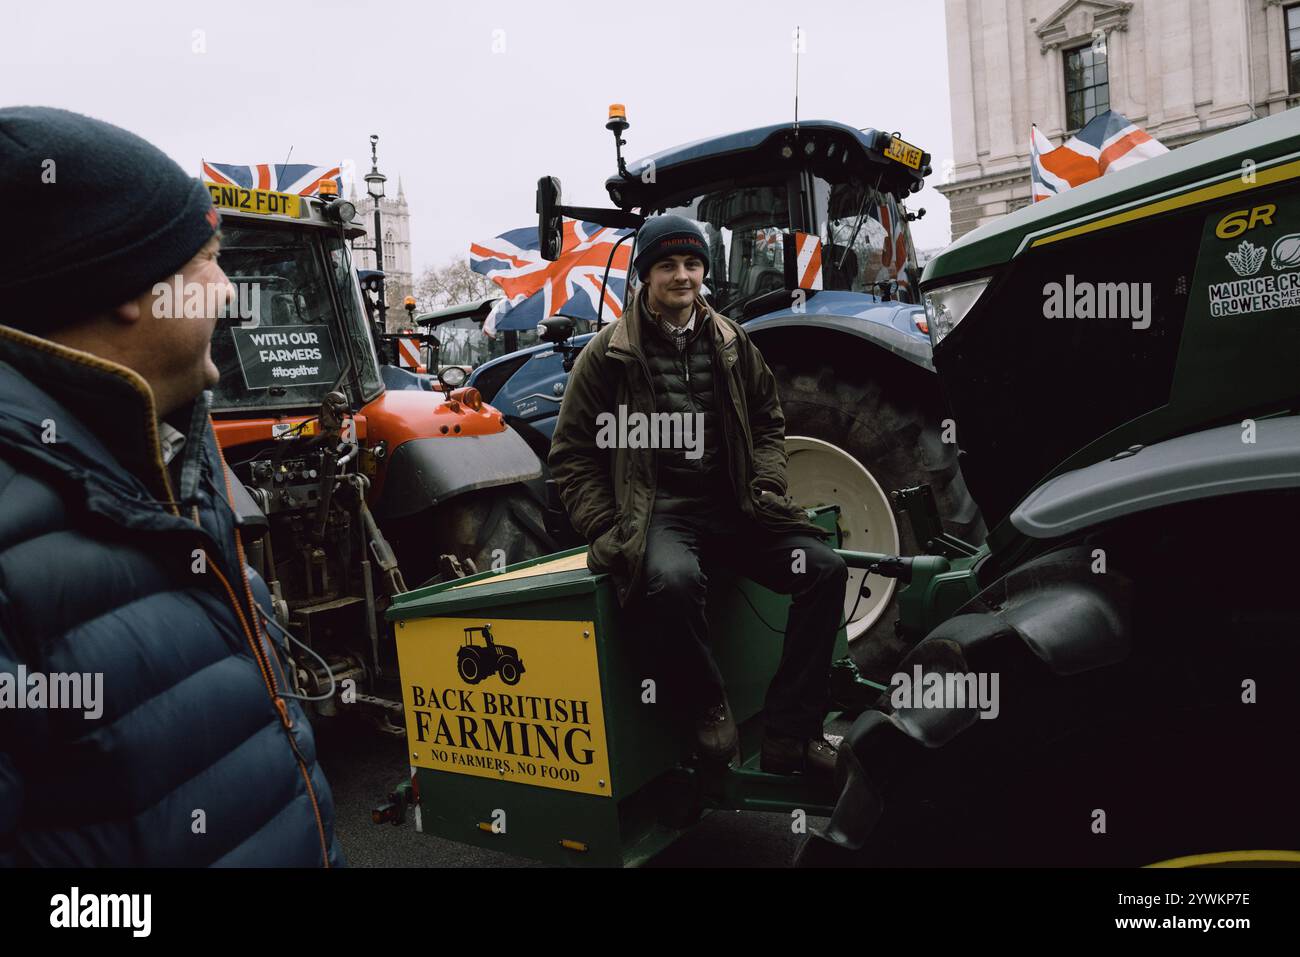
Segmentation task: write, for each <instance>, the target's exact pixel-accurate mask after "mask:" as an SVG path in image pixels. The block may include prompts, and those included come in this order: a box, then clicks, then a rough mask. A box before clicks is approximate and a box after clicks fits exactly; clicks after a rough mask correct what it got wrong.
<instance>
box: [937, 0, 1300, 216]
mask: <svg viewBox="0 0 1300 957" xmlns="http://www.w3.org/2000/svg"><path fill="white" fill-rule="evenodd" d="M945 9H946V14H947V30H948V83H949V92H950V94H951V99H952V127H953V153H954V156H953V158H952V161H951V162H950V163H948V164H943V163H942V161H940V163H939V164H937V166H936V168H937V170H938V173H939V178H940V182H939V183H938V184H937V188H938V190H939V192H940V193H942V194H943V195H944V196H945V197H947V199H948V203H949V206H950V210H951V219H952V238H953V239H956V238H958V237H959V236H961V235H963V234H964V233H966V232H969V231H970V230H971V229H974V228H975V227H976V226H978V225H980V224H981V223H986V222H989V221H990V220H993V219H996V218H997V217H999V216H1002V215H1005V214H1006V213H1008V212H1011V211H1012V210H1015V209H1018V208H1020V207H1021V206H1023V205H1025V204H1027V203H1028V202H1029V201H1030V187H1029V135H1030V124H1037V125H1038V127H1039V129H1040V130H1042V132H1043V133H1045V134H1046V135H1047V137H1048V138H1049V139H1050V140H1051V141H1052V143H1053V144H1055V145H1060V144H1061V143H1063V142H1064V141H1065V139H1066V138H1067V137H1068V136H1069V135H1070V134H1071V133H1073V132H1075V131H1076V130H1077V129H1078V128H1079V127H1080V126H1082V125H1083V124H1084V123H1086V122H1087V121H1088V120H1089V119H1091V118H1092V116H1094V115H1096V114H1097V113H1100V112H1104V111H1105V109H1106V108H1110V109H1113V110H1115V111H1117V112H1119V113H1122V114H1124V115H1125V116H1127V117H1128V118H1129V119H1130V120H1131V121H1133V122H1134V123H1136V124H1137V125H1138V126H1139V127H1141V128H1142V129H1144V130H1146V131H1147V132H1148V133H1150V134H1151V135H1152V136H1154V137H1155V138H1156V139H1158V140H1160V141H1161V142H1162V143H1164V145H1166V146H1168V147H1169V148H1170V149H1175V148H1177V147H1179V146H1183V145H1185V144H1187V143H1189V142H1192V141H1193V140H1196V139H1199V138H1201V137H1203V136H1208V135H1211V134H1213V133H1217V132H1221V131H1222V130H1224V129H1227V128H1229V127H1232V126H1236V125H1238V124H1240V123H1245V122H1248V121H1249V120H1252V119H1255V118H1258V117H1261V116H1267V115H1268V114H1270V113H1275V112H1279V111H1281V110H1285V109H1288V108H1290V107H1292V106H1295V105H1296V104H1297V103H1300V0H1132V2H1112V0H1066V2H1065V3H1062V2H1061V0H945Z"/></svg>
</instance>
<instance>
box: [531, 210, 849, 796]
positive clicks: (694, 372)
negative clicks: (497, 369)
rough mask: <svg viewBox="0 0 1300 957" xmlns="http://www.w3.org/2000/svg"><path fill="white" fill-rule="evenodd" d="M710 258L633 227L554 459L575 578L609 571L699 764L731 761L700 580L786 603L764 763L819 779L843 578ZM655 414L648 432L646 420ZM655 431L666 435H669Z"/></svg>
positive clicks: (654, 227) (760, 368) (689, 242)
mask: <svg viewBox="0 0 1300 957" xmlns="http://www.w3.org/2000/svg"><path fill="white" fill-rule="evenodd" d="M710 258H711V257H710V246H709V242H708V240H707V238H706V237H705V235H704V233H703V231H702V230H701V229H700V227H699V226H698V225H697V224H696V223H694V222H693V221H691V220H689V219H686V218H684V217H682V216H672V215H665V216H657V217H654V218H651V219H649V220H647V222H646V223H645V225H644V226H642V227H641V230H640V232H639V233H638V234H637V242H636V252H635V253H634V255H633V257H632V262H633V267H634V268H635V270H636V272H637V275H638V277H639V278H640V279H641V283H642V286H641V289H640V290H639V292H638V293H637V294H636V295H635V296H634V297H633V299H632V302H631V303H630V304H629V306H628V308H627V311H626V312H625V314H624V316H623V319H622V321H621V322H618V323H614V324H612V325H610V326H607V327H606V328H605V329H603V330H601V331H600V333H598V334H597V335H596V337H595V338H594V339H592V340H591V342H589V343H587V345H586V346H585V347H584V348H583V350H582V352H581V353H580V354H579V356H578V360H577V362H576V364H575V365H574V368H573V373H572V375H571V376H570V377H569V381H568V384H567V385H566V387H565V392H564V402H563V403H562V405H561V407H560V415H559V420H558V421H557V423H556V426H555V436H554V439H553V440H552V443H551V452H550V458H549V464H550V467H551V471H552V474H553V476H554V478H555V481H556V484H557V486H558V488H559V491H560V496H561V498H562V499H563V501H564V505H565V508H566V510H567V511H568V514H569V517H570V519H571V521H572V522H573V525H574V527H575V528H576V529H577V530H578V531H579V533H581V534H582V535H583V536H584V537H585V538H586V539H587V541H588V542H589V543H590V547H589V549H588V555H587V564H588V567H589V568H591V569H592V570H593V571H600V572H608V573H609V574H610V575H611V577H612V578H613V579H614V581H615V584H616V586H617V589H618V596H619V601H620V603H621V604H622V605H624V606H625V607H634V608H636V609H637V611H636V612H635V613H634V614H633V615H632V616H631V617H632V618H633V620H636V621H638V622H639V624H640V625H641V627H642V628H643V629H644V635H645V644H646V647H647V650H648V651H649V652H650V663H651V667H652V668H653V672H654V673H653V677H654V678H655V681H656V686H657V687H658V688H661V689H664V690H665V692H666V693H667V694H668V695H670V696H671V697H672V698H674V699H675V700H677V701H678V702H679V703H680V704H681V705H683V706H684V707H685V708H686V709H687V711H688V713H689V714H690V715H691V717H692V718H693V720H694V727H695V735H696V740H697V743H698V745H699V749H700V751H701V753H702V754H703V755H704V756H705V757H708V758H712V759H715V760H719V761H727V760H732V759H734V757H735V754H736V752H737V751H738V738H737V732H736V723H735V719H734V718H733V716H732V714H731V708H730V706H729V704H728V702H727V697H726V693H725V689H724V688H723V681H722V676H721V674H720V672H719V670H718V666H717V663H716V662H715V661H714V658H713V655H712V653H711V652H710V650H709V643H708V622H707V620H706V617H705V601H706V598H707V586H706V583H707V576H706V574H705V570H706V569H707V568H708V567H710V566H711V565H712V564H713V563H720V564H722V565H724V566H726V567H729V568H731V569H733V570H735V571H736V572H738V573H739V574H741V575H743V576H745V577H747V578H751V579H753V580H754V581H756V582H758V583H759V584H761V585H762V586H764V587H766V588H769V589H771V590H773V591H776V592H778V593H781V594H788V595H793V601H792V603H791V606H790V617H789V620H788V622H787V625H786V631H785V649H784V652H783V654H782V657H781V663H780V665H779V667H778V668H777V672H776V675H775V676H774V677H773V679H772V683H771V685H770V686H769V688H768V693H767V700H766V702H765V705H764V729H765V730H764V738H763V745H762V756H761V767H762V769H763V770H765V771H770V772H775V773H782V774H790V773H800V772H811V773H819V774H827V773H830V772H831V771H833V770H834V767H835V759H836V752H835V749H834V748H833V747H832V746H831V745H830V744H829V743H828V742H827V741H826V740H825V739H824V738H823V736H822V723H823V721H824V719H825V717H826V713H827V710H828V708H829V705H830V700H829V687H828V685H829V672H830V664H831V656H832V653H833V648H834V644H835V636H836V634H837V632H838V631H839V627H840V614H841V612H842V610H843V608H842V606H843V599H844V589H845V586H846V584H847V580H848V569H847V568H846V566H845V564H844V560H843V559H842V558H840V557H839V555H837V554H836V553H835V551H834V550H833V549H832V548H830V547H829V546H828V545H827V544H826V543H825V542H824V541H823V537H825V536H826V535H827V533H826V532H824V531H822V530H821V529H820V528H818V527H817V526H815V525H813V524H812V523H811V522H809V521H808V519H807V516H806V514H805V513H804V511H803V510H802V509H801V508H799V507H798V506H797V505H796V504H795V503H794V502H793V501H791V499H790V497H789V496H788V495H787V494H786V463H787V458H786V452H785V419H784V417H783V416H782V414H781V404H780V401H779V400H778V398H777V393H776V380H775V379H774V378H773V376H772V372H771V370H770V369H769V368H768V366H767V363H766V362H764V361H763V357H762V355H760V354H759V352H758V350H757V349H756V348H755V347H754V345H753V343H752V342H751V341H750V339H749V336H748V335H747V334H746V332H745V331H744V330H743V329H742V328H741V327H740V326H738V325H737V324H736V323H734V322H732V321H731V320H730V319H728V318H726V317H725V316H722V315H721V314H719V313H717V312H715V311H714V310H713V309H711V308H710V307H709V305H708V303H707V302H705V300H704V299H703V298H702V297H701V295H700V290H701V287H702V285H703V282H704V279H705V276H706V275H707V274H708V269H709V261H710ZM620 410H622V411H623V413H624V414H625V417H626V418H625V421H628V422H633V421H635V420H636V418H637V417H638V416H639V417H644V418H643V419H642V421H646V422H649V423H650V429H651V430H652V431H653V432H657V433H658V434H668V435H670V436H671V438H672V441H670V442H668V443H667V444H668V445H669V446H670V447H668V448H665V447H662V445H663V443H660V447H658V448H644V447H641V446H643V444H644V443H641V442H636V441H626V437H622V436H619V435H618V434H617V430H615V429H612V428H606V427H605V426H606V425H607V424H608V423H610V422H611V421H612V420H618V419H620V416H619V412H620ZM665 413H666V414H667V418H662V417H661V418H659V419H658V422H659V423H660V425H658V426H657V425H656V424H655V423H656V419H654V418H652V416H655V415H656V414H658V415H659V416H663V415H664V414H665ZM665 422H666V423H667V428H668V429H670V430H671V429H673V428H677V431H676V432H664V431H663V429H664V426H663V425H662V423H665ZM628 432H629V435H628V437H630V436H631V430H630V429H629V430H628ZM611 433H613V434H612V436H611Z"/></svg>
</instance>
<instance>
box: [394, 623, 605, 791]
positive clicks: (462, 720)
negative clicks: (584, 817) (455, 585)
mask: <svg viewBox="0 0 1300 957" xmlns="http://www.w3.org/2000/svg"><path fill="white" fill-rule="evenodd" d="M397 658H398V667H399V671H400V673H401V675H402V703H403V705H404V707H405V711H406V738H407V744H408V745H409V747H410V752H411V763H412V764H413V765H415V766H416V767H421V768H430V769H432V770H435V771H449V772H451V773H453V774H469V775H473V776H475V777H484V778H493V779H496V780H501V781H512V782H516V783H522V784H532V785H536V786H538V787H546V788H556V789H560V790H565V791H577V792H580V793H583V794H598V795H604V796H607V797H608V796H611V793H612V788H611V783H610V777H609V754H608V750H607V747H606V742H605V718H604V708H603V705H602V702H601V697H600V672H599V667H598V661H597V655H596V639H595V627H594V625H593V623H592V622H590V621H544V620H542V621H530V620H519V619H508V618H497V619H492V620H490V621H489V620H484V619H481V618H423V619H418V620H414V621H407V622H404V623H403V626H402V627H400V628H398V629H397Z"/></svg>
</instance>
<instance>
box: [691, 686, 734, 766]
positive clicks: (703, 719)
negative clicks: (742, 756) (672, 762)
mask: <svg viewBox="0 0 1300 957" xmlns="http://www.w3.org/2000/svg"><path fill="white" fill-rule="evenodd" d="M695 740H696V742H697V743H698V744H699V746H700V751H701V752H702V753H703V755H704V756H705V757H706V758H710V759H712V760H715V761H730V760H731V759H732V758H733V757H734V756H735V754H736V752H737V751H738V750H739V748H740V737H739V735H738V734H737V733H736V721H735V719H734V718H733V717H732V716H731V706H730V705H728V704H727V699H726V698H723V699H722V700H721V701H720V702H718V703H717V704H715V705H712V706H711V707H708V708H705V709H704V711H703V712H702V713H701V714H700V716H699V717H697V718H696V719H695Z"/></svg>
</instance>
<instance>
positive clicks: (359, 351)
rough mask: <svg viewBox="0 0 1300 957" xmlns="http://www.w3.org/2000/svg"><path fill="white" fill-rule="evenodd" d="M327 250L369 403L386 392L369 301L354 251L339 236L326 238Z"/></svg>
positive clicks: (363, 393) (365, 397)
mask: <svg viewBox="0 0 1300 957" xmlns="http://www.w3.org/2000/svg"><path fill="white" fill-rule="evenodd" d="M325 250H326V252H327V253H328V254H329V259H330V269H332V270H333V271H334V285H335V288H337V289H338V291H339V299H340V300H342V304H343V316H344V321H343V328H344V329H345V330H346V334H347V337H348V339H349V341H350V343H351V347H352V355H353V356H354V357H356V363H355V366H354V368H355V369H356V371H357V384H358V385H359V386H360V387H361V398H362V399H363V400H364V401H366V402H369V401H370V400H371V399H373V398H374V397H375V396H377V395H379V393H380V392H382V391H383V389H384V386H383V383H382V381H381V380H380V378H379V357H378V355H376V353H375V341H374V339H372V338H371V336H370V326H369V321H368V320H367V318H366V304H365V300H364V299H362V295H363V293H362V292H361V284H360V283H359V282H358V281H357V272H356V266H355V263H354V262H353V259H352V250H351V248H350V247H349V246H348V244H347V243H346V242H345V241H344V240H343V239H342V237H339V236H330V237H329V238H327V239H326V240H325Z"/></svg>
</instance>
